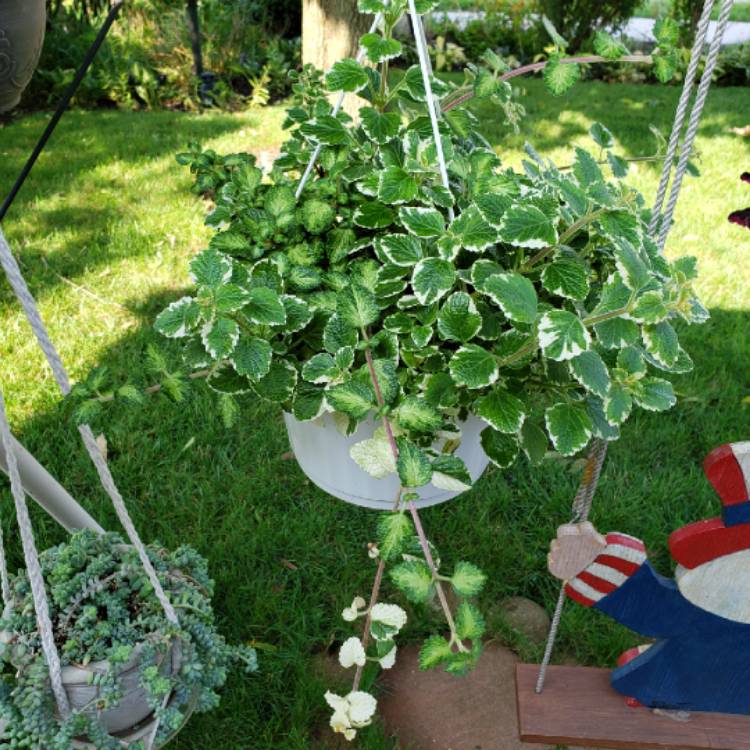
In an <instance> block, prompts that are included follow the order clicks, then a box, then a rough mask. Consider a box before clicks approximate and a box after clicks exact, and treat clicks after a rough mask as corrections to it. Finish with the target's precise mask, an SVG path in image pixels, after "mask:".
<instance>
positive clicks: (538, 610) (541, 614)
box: [498, 596, 550, 644]
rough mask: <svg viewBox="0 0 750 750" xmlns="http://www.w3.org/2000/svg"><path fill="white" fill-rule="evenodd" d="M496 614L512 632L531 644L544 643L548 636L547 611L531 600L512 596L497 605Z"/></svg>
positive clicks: (548, 621)
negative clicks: (515, 632)
mask: <svg viewBox="0 0 750 750" xmlns="http://www.w3.org/2000/svg"><path fill="white" fill-rule="evenodd" d="M498 613H499V614H500V616H501V617H502V618H503V619H504V620H505V622H506V623H508V625H510V627H511V628H513V630H516V631H518V632H519V633H521V634H522V635H524V636H526V637H527V638H528V639H529V640H530V641H531V642H532V643H535V644H539V643H545V642H546V640H547V636H548V635H549V626H550V617H549V615H548V614H547V610H545V609H544V607H542V606H540V605H539V604H537V603H536V602H533V601H531V599H525V598H524V597H522V596H512V597H510V598H509V599H503V601H501V602H500V604H499V605H498Z"/></svg>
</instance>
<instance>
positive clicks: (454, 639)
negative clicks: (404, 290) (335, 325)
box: [362, 331, 464, 650]
mask: <svg viewBox="0 0 750 750" xmlns="http://www.w3.org/2000/svg"><path fill="white" fill-rule="evenodd" d="M362 333H363V335H364V337H365V341H366V342H368V343H369V338H368V337H367V332H366V331H363V332H362ZM365 359H366V360H367V367H368V369H369V370H370V378H371V380H372V384H373V387H374V388H375V397H376V398H377V400H378V405H379V406H380V407H381V408H382V407H383V406H384V405H385V400H384V399H383V393H382V391H381V390H380V384H379V383H378V377H377V374H376V372H375V364H374V362H373V361H372V352H371V351H370V347H369V346H368V347H367V349H365ZM383 426H384V427H385V432H386V435H387V436H388V442H389V443H390V446H391V451H392V452H393V458H394V459H396V460H398V445H397V444H396V439H395V438H394V436H393V429H392V428H391V423H390V421H389V420H388V417H385V416H384V417H383ZM399 500H400V491H399ZM408 507H409V512H410V513H411V517H412V520H413V521H414V527H415V529H416V531H417V536H418V537H419V544H420V546H421V547H422V552H423V553H424V558H425V561H426V562H427V565H428V567H429V568H430V572H431V573H432V579H433V581H434V582H435V589H436V591H437V595H438V599H439V600H440V606H441V607H442V609H443V614H444V615H445V620H446V622H447V623H448V627H449V628H450V631H451V643H458V645H459V649H460V650H463V649H464V646H463V644H461V641H460V640H459V638H458V635H457V633H456V625H455V622H454V620H453V613H452V612H451V608H450V605H449V604H448V600H447V598H446V596H445V591H443V586H442V584H441V583H440V581H439V579H438V571H437V568H436V567H435V561H434V560H433V559H432V553H431V552H430V545H429V542H428V541H427V536H426V535H425V533H424V527H423V526H422V520H421V519H420V517H419V511H418V510H417V506H416V505H414V502H413V501H411V500H410V501H409V505H408Z"/></svg>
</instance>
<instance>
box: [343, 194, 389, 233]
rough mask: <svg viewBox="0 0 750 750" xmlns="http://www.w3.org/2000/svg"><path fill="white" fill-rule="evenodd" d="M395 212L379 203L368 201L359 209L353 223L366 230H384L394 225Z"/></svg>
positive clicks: (355, 213)
mask: <svg viewBox="0 0 750 750" xmlns="http://www.w3.org/2000/svg"><path fill="white" fill-rule="evenodd" d="M394 218H395V216H394V213H393V211H391V209H390V208H388V206H384V205H383V204H382V203H378V202H377V201H366V202H365V203H362V204H361V205H359V206H358V207H357V210H356V211H355V212H354V217H353V218H352V221H353V222H354V223H355V224H356V225H357V226H359V227H364V228H365V229H383V228H385V227H389V226H390V225H391V224H393V219H394Z"/></svg>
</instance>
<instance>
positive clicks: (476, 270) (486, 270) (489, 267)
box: [471, 258, 504, 292]
mask: <svg viewBox="0 0 750 750" xmlns="http://www.w3.org/2000/svg"><path fill="white" fill-rule="evenodd" d="M503 272H504V269H503V267H502V266H501V265H500V264H499V263H496V262H495V261H494V260H488V259H487V258H480V259H479V260H478V261H476V263H474V265H473V266H472V267H471V283H472V284H473V285H474V287H475V288H476V289H479V291H480V292H483V291H484V282H485V281H487V279H489V277H490V276H495V275H496V274H499V273H503Z"/></svg>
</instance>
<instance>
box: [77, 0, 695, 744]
mask: <svg viewBox="0 0 750 750" xmlns="http://www.w3.org/2000/svg"><path fill="white" fill-rule="evenodd" d="M434 4H435V3H434V2H431V0H418V2H416V6H414V5H413V6H412V11H413V13H414V16H415V17H413V19H412V20H413V21H414V22H415V23H414V26H415V28H418V23H417V21H418V18H416V13H417V12H426V11H428V10H430V9H431V8H432V7H433V6H434ZM359 6H360V10H362V11H363V12H367V13H373V14H375V15H376V21H375V23H374V24H373V30H372V32H370V33H368V34H366V35H364V36H363V37H362V39H361V49H362V55H361V57H360V59H357V60H355V59H346V60H342V61H340V62H337V63H336V64H335V65H334V66H333V68H332V70H331V71H330V72H329V73H328V74H327V75H325V76H324V75H323V74H322V73H320V72H319V71H316V70H314V69H313V68H312V67H310V66H308V67H306V68H305V69H304V70H303V72H302V73H301V74H300V75H299V76H298V77H297V79H296V80H295V84H294V102H293V105H292V106H291V107H290V109H289V110H288V116H287V119H286V122H285V127H286V128H287V129H288V130H289V132H290V135H289V138H288V140H287V142H286V143H285V144H284V147H283V149H282V153H281V156H280V157H279V159H277V161H276V162H275V165H274V167H273V169H272V170H271V171H270V173H268V174H266V175H264V173H263V172H262V171H261V169H260V168H259V167H258V166H257V165H256V163H255V159H254V158H253V157H252V156H251V155H249V154H233V155H229V156H219V155H217V154H216V153H215V152H213V151H203V150H202V149H201V148H200V147H199V146H194V147H192V148H191V150H190V151H189V152H186V153H183V154H180V155H179V156H178V160H179V161H180V162H181V163H183V164H185V165H189V166H190V168H191V170H192V171H193V172H194V174H195V176H196V189H197V192H199V193H201V194H204V195H206V196H208V197H210V198H211V200H212V208H211V212H210V214H209V215H208V217H207V220H206V221H207V224H208V225H209V226H210V227H212V228H214V229H215V230H216V231H215V234H214V235H213V237H212V239H211V241H210V243H209V247H208V248H206V249H205V250H203V251H201V252H200V253H198V254H197V255H196V256H195V257H194V258H193V259H192V261H191V262H190V277H191V279H192V281H193V283H194V285H195V289H194V291H193V292H192V293H191V294H190V295H189V296H186V297H184V298H182V299H180V300H178V301H176V302H174V303H172V304H171V305H169V307H168V308H167V309H166V310H164V311H163V312H162V313H161V314H160V315H159V317H158V319H157V321H156V328H157V329H158V330H159V331H160V332H161V333H162V334H163V335H165V336H167V337H169V338H172V339H177V340H179V341H181V342H182V343H183V344H184V347H183V353H184V361H185V365H184V368H183V369H181V370H180V371H178V372H174V371H172V370H171V369H170V368H168V366H167V365H166V364H165V362H164V360H163V358H161V359H159V358H158V357H157V360H158V362H157V363H156V366H155V367H154V368H153V369H154V370H155V371H157V372H159V373H160V376H161V383H160V384H159V386H157V388H161V389H162V390H165V391H167V392H168V393H170V394H171V395H173V396H174V397H176V398H178V399H179V398H180V397H181V396H182V393H183V390H184V384H185V382H186V379H187V378H186V374H187V373H190V375H191V376H192V377H205V378H206V379H207V383H208V385H209V387H210V388H211V389H212V390H213V391H215V392H216V393H218V394H219V403H220V408H221V411H222V414H223V416H224V418H225V420H226V421H227V422H228V423H232V422H233V421H235V420H236V419H237V416H238V415H239V413H240V409H241V405H242V402H243V400H250V399H258V398H260V399H264V400H266V401H269V402H272V403H275V404H278V405H279V406H281V408H282V409H283V410H284V411H285V412H286V415H287V416H286V420H287V425H288V426H289V428H290V429H289V431H290V437H291V440H292V443H293V445H294V447H295V451H296V452H297V453H298V455H299V457H300V459H301V461H302V468H303V469H304V470H305V471H306V472H308V475H309V476H310V477H311V478H312V479H313V480H314V481H316V482H317V483H318V484H320V485H321V486H322V487H323V488H324V489H326V490H327V491H330V492H332V494H336V495H337V496H339V497H343V498H344V499H347V500H350V501H357V502H359V501H367V502H363V503H362V504H368V503H369V504H376V506H377V507H379V508H382V509H383V510H390V511H392V512H391V513H386V514H383V515H382V516H381V517H380V519H379V522H378V525H377V532H376V535H375V536H376V541H375V542H373V543H371V544H370V545H369V554H370V557H371V558H372V559H373V560H374V561H375V564H376V566H377V568H376V573H375V582H374V585H373V589H372V593H371V595H370V598H369V600H365V599H364V598H363V597H361V596H356V597H355V598H354V599H353V601H352V604H351V606H349V607H347V608H346V609H344V610H343V612H342V616H343V619H344V620H346V621H347V622H355V621H357V620H359V619H362V620H363V621H364V625H363V629H362V631H361V632H362V635H361V637H360V636H352V637H351V638H349V639H347V640H346V641H345V643H344V644H343V646H342V648H341V651H340V655H339V660H340V662H341V664H342V666H344V667H347V668H356V672H355V677H354V680H353V686H352V691H351V692H350V693H349V694H348V695H347V696H336V695H333V694H331V693H329V694H327V696H326V699H327V701H328V703H329V705H330V707H331V708H332V709H333V716H332V719H331V725H332V727H333V728H334V730H335V731H337V732H340V733H342V734H344V735H345V736H346V737H347V738H348V739H352V738H353V737H354V736H356V733H357V730H358V729H360V728H362V727H364V726H367V725H368V724H369V723H370V721H371V719H372V716H373V713H374V711H375V707H376V701H375V698H374V697H373V696H372V695H370V694H369V693H367V692H365V691H363V690H362V689H361V686H362V684H363V679H364V677H363V676H364V675H365V670H368V671H367V673H366V675H367V679H366V681H365V684H368V685H369V684H371V682H372V679H371V678H372V671H373V670H376V669H378V668H385V669H387V668H390V667H391V666H393V664H394V662H395V658H396V644H395V638H396V636H397V635H398V633H399V632H400V630H401V629H402V628H403V627H404V625H405V623H406V612H405V611H404V610H403V609H402V608H401V607H400V606H399V605H397V604H391V603H383V602H380V601H379V595H380V590H381V585H382V583H383V581H389V582H390V583H392V584H393V585H394V586H395V587H396V588H397V589H399V590H400V591H401V592H403V594H404V595H405V596H406V598H408V599H409V600H410V601H412V602H414V603H417V604H424V603H427V602H429V601H430V600H432V599H434V598H436V599H437V600H438V601H439V603H440V606H441V608H442V611H443V613H444V615H445V620H446V628H445V630H446V631H447V633H448V636H447V637H444V636H443V635H437V634H436V635H433V636H431V637H430V638H428V639H427V640H426V642H425V644H424V646H423V648H422V650H421V653H420V664H421V666H422V667H423V668H430V667H438V666H439V667H443V668H444V669H446V670H447V671H448V672H450V673H452V674H463V673H465V672H466V671H468V670H469V669H471V668H472V667H473V666H474V665H475V664H476V662H477V659H478V658H479V655H480V653H481V648H482V636H483V634H484V620H483V618H482V615H481V612H480V611H479V609H478V607H477V605H476V603H475V599H476V597H477V596H478V595H479V594H480V593H481V591H482V588H483V586H484V583H485V575H484V574H483V573H482V571H481V570H479V568H477V567H476V566H475V565H473V564H472V563H470V562H467V561H463V560H460V559H459V560H457V561H456V562H454V563H452V564H450V565H446V564H442V565H441V561H440V559H439V556H438V554H437V551H436V549H435V547H434V546H433V545H432V543H431V542H430V540H429V539H428V537H427V536H426V533H425V531H424V529H423V527H422V523H421V520H420V517H419V514H418V505H419V504H420V503H423V504H428V503H429V502H434V501H435V497H436V493H438V492H444V493H446V494H445V495H443V496H442V497H441V498H438V501H439V500H440V499H447V498H448V497H451V496H453V495H455V494H456V493H459V492H462V491H465V490H468V489H469V488H470V487H471V485H472V483H473V481H474V480H475V479H476V478H477V476H478V475H479V474H480V473H481V471H482V469H483V468H484V463H483V461H482V459H484V461H486V460H487V459H489V460H490V461H492V462H493V463H494V464H495V466H496V467H498V468H499V469H502V470H508V469H510V468H511V467H513V466H514V465H515V464H516V462H517V461H518V460H519V458H520V457H521V456H525V457H526V459H528V460H529V461H530V462H531V463H532V464H538V463H540V462H541V461H542V460H543V459H544V457H545V456H546V455H548V454H550V453H557V454H558V455H562V456H573V455H575V454H577V453H579V452H580V451H582V450H584V449H585V448H586V446H587V445H588V444H589V443H590V441H591V440H592V439H593V438H598V439H602V440H606V441H611V440H616V439H617V438H618V436H619V433H620V428H621V426H622V425H623V424H624V423H625V422H626V421H627V419H628V418H629V417H630V415H631V414H632V413H633V412H634V411H635V409H636V408H637V407H640V408H642V409H645V410H648V411H666V410H668V409H670V408H671V407H672V406H674V404H675V403H676V396H675V392H674V389H673V387H672V384H671V383H670V381H669V379H668V378H669V376H670V375H672V374H676V373H684V372H687V371H689V370H690V369H691V366H692V363H691V360H690V357H689V356H688V354H687V353H686V352H685V351H684V349H683V348H682V346H681V345H680V342H679V338H678V333H677V329H676V328H675V323H679V322H684V323H700V322H703V321H705V320H706V319H707V317H708V313H707V311H706V310H705V308H704V307H703V306H702V305H701V304H700V302H699V301H698V299H697V298H696V296H695V294H694V292H693V282H694V280H695V278H696V275H697V272H696V266H695V261H694V260H693V259H690V258H681V259H679V260H677V261H676V262H674V263H670V262H668V261H667V260H666V259H665V258H664V256H663V255H662V253H661V249H660V248H659V247H658V245H657V243H656V242H655V241H654V240H653V239H652V232H651V227H650V224H651V223H652V216H651V212H650V210H649V208H648V207H647V204H646V201H645V199H644V198H643V196H641V195H640V194H639V193H638V192H637V191H636V190H635V189H633V188H632V187H630V186H629V185H628V184H627V182H626V181H625V178H626V176H627V172H628V161H627V159H625V158H623V157H622V156H620V155H619V154H618V153H617V152H616V144H615V138H614V136H613V134H612V133H611V132H610V131H609V130H608V129H607V128H606V127H604V126H603V125H601V124H598V123H597V124H594V125H593V126H592V128H591V130H590V134H589V135H590V138H589V139H587V145H588V147H587V148H584V146H583V145H578V146H575V147H573V148H572V149H571V150H572V155H571V163H570V164H568V165H566V166H559V165H556V164H554V163H553V162H552V161H550V160H548V159H545V158H543V157H541V156H540V155H539V154H538V153H537V152H536V151H535V150H534V148H533V147H532V146H531V145H529V146H527V148H526V153H527V157H526V159H525V160H524V162H523V164H522V167H521V168H520V169H514V168H511V167H509V166H508V165H506V164H504V163H503V162H502V159H501V157H500V156H499V155H498V153H497V152H496V151H495V150H494V149H493V148H492V147H491V145H490V144H489V142H488V141H487V139H486V138H485V137H484V135H483V132H482V131H483V127H482V123H480V122H479V120H478V119H477V117H476V115H475V114H474V112H473V110H472V108H471V107H470V106H469V104H470V103H472V102H474V101H475V100H482V101H484V102H485V103H487V102H488V103H490V104H492V105H494V106H495V108H496V111H497V112H498V113H502V115H503V116H504V117H505V118H506V120H507V122H508V124H509V126H511V127H513V126H514V125H516V124H517V121H518V119H519V118H520V117H521V116H522V115H523V109H522V107H521V106H520V105H519V103H518V101H517V100H516V98H515V96H514V93H513V91H512V89H511V87H510V85H509V83H508V81H509V80H510V79H511V78H514V77H516V76H518V75H522V74H523V73H527V72H533V71H542V70H543V71H544V80H545V82H546V84H547V86H548V88H549V90H550V92H551V94H562V93H564V92H565V91H566V90H567V89H568V88H570V86H572V85H573V84H574V83H575V82H576V81H577V80H578V78H579V76H580V69H581V65H582V64H588V63H601V62H608V61H619V60H627V61H630V62H641V63H643V62H646V63H654V64H655V68H656V72H657V75H659V76H660V77H661V78H664V79H666V78H669V77H670V76H671V75H672V74H673V73H674V70H675V61H676V58H677V55H676V53H675V49H674V45H675V44H676V41H677V30H676V27H675V25H674V24H673V23H670V22H667V21H662V22H660V23H659V24H657V27H656V29H655V34H656V36H657V39H658V41H659V47H658V49H657V50H656V51H655V53H654V55H653V56H630V55H629V53H628V51H627V50H626V49H625V48H624V47H623V45H622V44H621V43H620V42H619V41H617V40H615V39H613V38H612V37H610V36H608V35H607V34H604V33H600V34H598V35H597V37H596V52H597V54H596V55H592V56H588V57H585V58H574V59H571V58H566V57H565V46H566V43H565V40H564V39H562V37H560V35H559V34H558V33H557V32H556V31H555V30H554V28H552V27H551V25H549V24H548V30H549V33H550V36H551V38H552V41H553V52H552V53H551V55H550V57H549V59H548V60H547V61H544V62H540V63H535V64H533V65H531V66H527V67H526V68H522V69H518V70H511V69H509V67H508V66H507V65H506V64H505V63H504V62H503V60H502V59H500V58H499V57H498V56H497V55H495V54H494V53H492V52H488V53H487V54H486V55H485V58H484V60H483V64H482V65H481V66H476V65H469V66H467V70H466V74H465V80H464V81H463V82H462V83H461V84H453V83H450V82H445V81H442V80H439V79H436V78H435V77H434V76H432V75H431V74H430V73H429V71H428V70H427V61H426V59H425V58H426V52H425V51H424V49H420V50H419V53H420V57H421V61H422V64H421V66H413V67H410V68H408V69H406V70H405V71H401V72H400V73H398V74H395V75H393V74H392V71H391V66H392V64H393V62H394V61H395V60H397V59H398V58H399V56H400V55H401V53H402V51H403V46H402V43H401V42H400V41H398V40H397V39H396V38H394V34H393V31H394V28H395V26H396V24H397V23H398V21H399V19H400V18H401V16H402V15H403V13H404V11H405V9H406V7H407V2H406V0H394V1H393V2H390V3H387V2H385V1H384V0H360V3H359ZM419 37H420V35H419V33H417V42H418V46H420V42H419ZM336 93H338V94H339V95H341V96H343V95H349V96H357V97H359V99H360V102H359V103H360V107H359V110H358V117H357V118H356V119H353V118H352V117H350V116H349V115H348V114H345V113H344V112H343V111H339V109H338V108H334V107H333V106H332V104H331V101H330V97H331V95H332V94H336ZM433 102H434V103H435V107H434V108H433V107H431V104H432V103H433ZM431 109H432V110H433V111H432V112H431V111H430V110H431ZM435 109H437V110H438V112H439V113H440V118H439V121H438V118H437V117H435V112H434V110H435ZM308 177H309V179H307V178H308ZM658 224H659V222H658V221H656V225H657V228H658ZM151 358H152V359H154V355H153V353H152V354H151ZM105 382H106V378H105V377H104V375H103V374H102V373H101V372H98V373H95V374H93V375H92V377H91V378H90V379H89V381H88V382H86V383H82V384H80V385H79V386H78V387H77V391H76V392H75V397H76V398H78V400H79V402H80V403H79V406H78V414H79V419H88V418H92V417H95V416H96V414H97V413H98V412H99V411H100V410H101V408H102V402H103V401H106V400H110V399H112V398H123V399H127V400H132V398H133V395H134V393H135V395H136V396H138V397H139V398H140V392H139V391H137V390H135V389H134V388H133V387H132V386H124V387H121V388H120V389H119V390H115V389H112V390H111V391H109V392H106V387H103V383H105ZM151 390H154V389H153V388H152V389H151ZM321 425H323V427H321ZM477 425H479V426H480V429H477ZM334 427H335V428H336V429H338V431H339V432H340V433H341V434H343V435H345V436H347V438H348V439H347V440H345V441H338V442H336V445H338V446H339V447H338V448H337V449H336V450H335V451H333V452H332V445H333V443H334V442H335V441H334V439H333V435H334V434H335V433H334V432H333V429H334ZM308 428H309V429H308ZM315 429H317V430H318V431H317V433H316V432H315ZM305 431H306V434H307V437H303V435H304V434H305ZM467 435H469V436H470V437H471V440H469V441H466V440H465V437H466V436H467ZM300 441H302V442H300ZM316 443H317V445H316ZM311 446H312V447H311ZM480 446H481V451H480ZM303 449H304V450H303ZM308 449H309V450H308ZM306 451H307V454H308V455H307V456H305V453H306ZM482 451H483V454H484V456H482V453H481V452H482ZM478 452H479V459H480V460H479V461H474V459H475V458H476V457H477V453H478ZM321 456H323V458H321ZM465 458H466V459H467V460H466V461H465V460H464V459H465ZM350 462H353V463H354V464H356V466H357V467H358V471H360V472H361V474H360V475H355V479H354V480H353V482H352V484H358V489H357V491H354V492H353V491H352V490H351V489H348V488H343V487H341V486H340V485H338V486H337V485H336V484H335V483H336V482H338V481H340V479H341V475H346V474H348V472H349V469H348V468H347V467H350V466H351V465H352V464H351V463H350ZM324 465H325V469H326V477H323V479H321V476H320V474H319V473H318V474H316V471H319V470H320V469H321V467H323V466H324ZM357 477H359V479H357ZM362 477H364V478H365V479H368V478H372V479H374V480H375V482H376V483H380V484H373V485H371V486H370V487H369V488H367V486H366V485H365V483H364V482H363V481H362ZM388 480H391V481H392V485H388V484H387V482H388ZM362 488H365V489H367V490H368V492H370V494H369V495H367V496H363V495H362V494H361V492H362ZM372 488H374V489H372ZM394 488H395V491H393V489H394ZM371 490H372V491H371ZM386 490H387V491H386ZM357 492H359V493H360V494H359V496H358V497H355V495H356V494H357ZM448 588H451V589H452V590H453V592H454V593H455V595H456V601H457V604H456V606H455V607H452V606H451V605H450V602H449V599H448V596H447V591H446V589H448ZM347 601H349V599H348V598H347Z"/></svg>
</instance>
